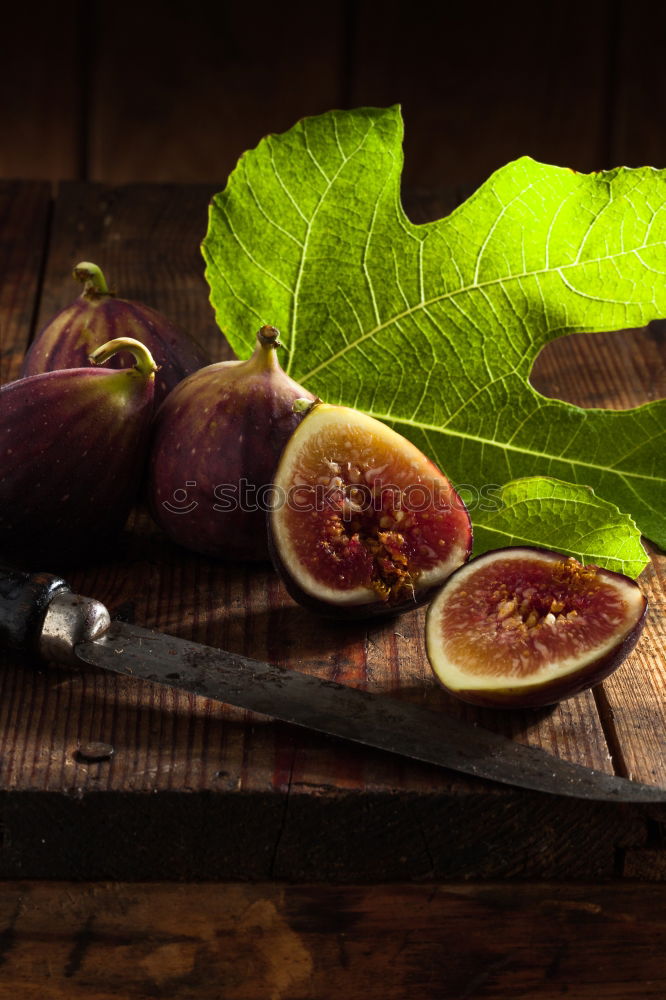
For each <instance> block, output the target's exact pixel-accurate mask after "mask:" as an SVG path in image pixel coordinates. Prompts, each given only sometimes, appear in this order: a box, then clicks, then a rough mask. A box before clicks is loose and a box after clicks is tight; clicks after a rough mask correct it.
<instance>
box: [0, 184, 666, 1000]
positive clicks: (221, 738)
mask: <svg viewBox="0 0 666 1000" xmlns="http://www.w3.org/2000/svg"><path fill="white" fill-rule="evenodd" d="M220 186H221V185H220ZM213 190H215V189H214V188H211V187H210V186H173V185H172V186H168V185H159V186H158V185H135V186H128V187H122V188H115V189H111V188H108V187H104V186H101V185H93V184H82V183H68V184H64V185H62V186H61V187H60V188H59V189H58V191H57V193H56V194H55V195H54V194H52V192H51V190H50V187H49V186H48V185H46V184H41V183H18V182H17V183H11V182H3V184H2V185H0V219H1V220H2V223H1V225H0V260H1V264H0V279H1V280H0V330H1V332H2V380H3V381H8V380H10V379H12V378H15V377H16V376H17V374H18V367H19V364H20V359H21V357H22V354H23V352H24V351H25V348H26V345H27V343H28V342H29V339H30V337H31V336H32V335H34V332H35V331H36V330H37V329H39V328H40V327H41V325H42V324H43V323H44V322H45V321H47V320H48V318H49V317H50V316H51V315H52V314H53V313H54V312H55V311H56V310H57V309H59V308H61V307H62V306H64V305H65V304H67V303H68V302H69V301H71V300H72V299H73V297H74V296H75V295H76V294H77V293H78V290H77V288H76V286H75V284H74V282H73V281H72V280H71V278H70V272H71V268H72V266H73V265H74V264H75V263H77V262H78V261H79V260H80V259H88V260H93V261H95V262H96V263H98V264H99V265H100V266H101V267H102V268H103V269H104V271H105V273H106V274H107V278H108V279H109V281H110V284H111V285H112V287H115V288H116V289H117V290H118V292H119V294H121V295H123V296H124V297H128V298H138V299H142V300H144V301H146V302H147V303H148V304H150V305H152V306H154V307H156V308H158V309H160V310H162V311H163V312H164V313H166V314H167V315H168V316H169V317H171V318H172V319H174V320H176V321H177V322H179V323H180V324H182V325H183V326H184V327H185V328H187V329H189V330H190V331H191V332H192V333H193V334H194V335H195V336H196V337H197V338H198V339H199V340H200V341H201V342H202V343H204V344H205V345H206V346H207V347H208V348H209V350H210V352H211V355H212V356H213V358H214V359H215V360H219V359H222V358H226V357H228V356H229V350H228V347H227V346H226V345H225V342H224V340H223V338H222V336H221V334H220V333H219V331H218V330H217V328H216V326H215V323H214V320H213V315H212V310H211V308H210V306H209V304H208V296H207V288H206V286H205V282H204V279H203V264H202V260H201V257H200V253H199V249H198V247H199V243H200V241H201V239H202V237H203V235H204V232H205V228H206V209H207V203H208V200H209V198H210V195H211V194H212V193H213ZM459 196H460V195H459V194H458V195H456V194H455V193H452V192H449V193H443V194H441V195H439V196H437V197H434V196H427V197H426V196H412V197H411V198H410V199H409V200H408V207H409V209H410V213H411V215H412V217H413V218H414V220H415V221H425V220H426V219H429V218H435V217H437V216H439V215H442V214H444V212H446V211H448V209H449V208H450V207H451V206H452V204H453V203H454V202H455V200H456V197H459ZM533 381H534V383H535V385H537V387H538V388H539V389H540V391H542V392H545V393H546V394H550V395H557V396H559V397H560V398H563V399H568V400H570V401H572V402H577V403H579V404H581V405H594V406H599V405H607V406H619V407H622V406H630V405H636V404H638V403H640V402H644V401H646V400H647V399H650V398H657V397H658V396H660V395H665V394H666V341H665V338H664V335H663V329H661V328H660V326H659V324H653V325H652V327H650V328H649V329H648V330H646V331H631V332H629V333H624V334H609V335H607V336H606V335H596V336H594V337H590V336H587V337H572V338H569V339H568V340H566V342H560V343H556V344H554V345H551V347H549V349H548V350H547V351H546V352H545V354H544V355H542V357H541V358H540V359H539V361H538V363H537V366H536V369H535V372H534V375H533ZM44 568H45V569H48V570H52V571H59V569H60V567H58V566H48V567H44ZM68 578H69V580H70V582H71V584H72V585H73V587H74V588H75V589H76V590H77V591H79V592H80V593H84V594H88V595H91V596H94V597H97V598H98V599H100V600H102V601H104V602H105V603H106V604H107V606H108V607H109V608H110V609H111V611H112V613H114V614H115V615H118V616H121V617H124V618H125V619H127V620H135V621H136V622H137V623H140V624H144V625H148V626H154V627H156V628H158V629H161V630H162V631H166V632H172V633H174V634H178V635H182V636H184V637H187V638H192V639H195V640H197V641H200V642H206V643H208V644H210V645H213V646H220V647H223V648H226V649H230V650H233V651H236V652H239V653H243V654H246V655H250V656H254V657H257V658H259V659H268V660H271V661H274V662H278V663H281V664H284V665H285V666H291V667H294V668H297V669H299V670H305V671H309V672H312V673H316V674H317V675H319V676H322V677H329V678H334V679H336V680H338V681H341V682H343V683H345V684H350V685H356V686H361V687H367V688H369V689H372V690H376V691H384V692H386V693H387V694H388V695H391V696H392V697H395V698H404V699H407V700H412V701H415V702H418V703H421V704H427V705H429V706H430V707H432V708H435V709H437V710H440V711H441V712H442V724H443V725H445V724H446V717H447V715H454V716H458V717H464V718H466V719H468V720H469V721H471V722H473V723H475V724H478V725H480V726H485V727H488V728H491V729H494V730H496V731H499V732H502V733H505V734H506V735H508V736H510V737H511V738H513V739H515V740H518V741H520V742H524V743H529V744H532V745H535V746H539V747H543V748H544V749H546V750H548V751H549V752H551V753H553V754H555V755H557V756H561V757H564V758H566V759H568V760H571V761H575V762H577V763H580V764H583V765H586V766H589V767H594V768H597V769H600V770H603V771H606V772H608V773H616V774H621V775H624V776H628V777H632V778H634V779H636V780H640V781H644V782H647V783H649V784H661V785H666V741H665V740H664V732H665V724H666V705H665V702H664V684H665V683H666V662H665V660H666V656H665V653H664V650H665V649H666V642H665V635H666V614H665V610H666V593H665V592H666V558H665V557H664V556H663V555H661V554H657V553H656V552H654V553H653V557H652V562H651V565H650V566H649V568H648V569H647V570H646V571H645V573H644V575H643V576H642V578H641V584H642V586H643V588H644V590H645V592H646V593H647V595H648V598H649V600H650V615H649V620H648V624H647V626H646V629H645V633H644V637H643V639H642V641H641V643H640V644H639V646H638V648H637V649H636V651H635V652H634V653H633V654H632V655H631V656H630V658H629V659H628V660H627V661H626V663H625V665H624V666H623V667H622V668H621V669H620V670H619V671H618V672H617V673H616V674H614V675H613V677H612V678H610V679H609V680H608V681H606V682H604V684H603V686H602V687H599V688H597V689H596V690H595V691H594V692H586V693H584V694H583V695H581V696H579V697H577V698H575V699H572V700H570V701H567V702H564V703H563V704H561V705H560V706H558V707H557V708H555V709H552V710H551V709H549V710H544V711H540V712H535V711H530V712H528V711H523V712H518V711H515V712H506V713H501V714H497V713H493V712H490V711H481V710H473V709H472V708H470V707H466V706H463V705H461V704H459V703H457V702H455V701H454V700H453V699H451V698H449V697H448V696H447V695H446V694H445V693H444V692H443V691H441V690H440V689H439V688H438V687H437V686H436V684H435V682H434V680H433V678H432V676H431V673H430V669H429V667H428V664H427V660H426V657H425V653H424V645H423V611H422V610H420V611H415V612H412V613H410V614H407V615H404V616H402V617H401V618H399V619H396V620H394V621H390V622H388V623H383V624H379V625H377V624H375V623H371V624H370V625H368V624H366V623H359V624H354V625H351V626H350V625H345V626H340V625H339V624H331V623H327V622H322V621H320V620H319V619H317V618H315V617H314V616H312V615H311V614H309V613H308V612H307V611H305V610H304V609H302V608H300V607H298V606H296V605H294V604H293V602H292V601H291V600H290V599H289V597H288V596H287V595H286V593H285V591H284V590H283V588H282V586H281V584H280V583H279V582H278V580H277V578H276V576H275V575H274V573H273V572H272V570H271V569H270V568H268V567H259V568H255V569H251V570H250V569H247V568H245V567H243V566H234V565H231V564H230V565H225V564H223V563H221V562H213V561H211V560H208V559H205V558H204V557H202V556H197V555H193V554H189V553H187V552H184V551H182V550H180V549H177V548H176V547H175V546H174V545H172V544H171V543H169V542H168V541H167V540H166V539H165V538H164V537H163V536H162V535H161V534H160V532H159V531H158V530H157V529H156V528H155V527H154V526H153V525H152V523H151V522H150V520H149V518H148V517H147V515H146V514H145V512H142V511H141V510H137V511H136V512H135V514H134V515H133V517H132V519H131V522H130V524H129V525H128V528H127V530H126V532H125V535H124V537H123V539H122V541H121V544H120V545H119V547H118V551H117V555H116V558H114V559H113V560H109V561H106V562H99V563H95V564H94V565H92V566H89V567H86V568H85V569H80V570H78V569H77V570H76V571H75V572H70V573H69V574H68ZM91 740H102V741H104V742H108V743H110V744H112V745H113V747H114V749H115V753H114V755H113V757H112V758H111V759H110V760H107V761H104V762H99V763H86V762H85V761H82V760H80V758H79V757H78V756H77V748H78V746H79V745H80V744H81V743H85V742H88V741H91ZM0 831H1V834H2V839H1V841H0V878H2V879H4V880H5V882H4V883H3V884H2V885H0V927H4V928H5V930H4V931H0V967H1V968H0V998H1V997H4V996H10V995H11V996H16V995H17V994H18V995H20V996H21V997H22V998H23V997H25V998H30V997H33V996H34V997H38V996H39V997H40V998H41V997H43V996H44V995H45V985H44V983H45V981H48V990H47V991H46V992H47V994H48V996H49V997H53V998H60V997H63V998H64V997H67V998H68V1000H69V998H70V997H85V998H89V997H90V998H92V997H96V998H97V997H100V998H102V997H103V998H107V997H109V998H110V997H121V996H122V997H126V996H132V997H135V996H136V997H157V996H170V997H180V996H183V997H197V998H198V997H211V998H212V997H218V996H224V997H230V998H237V997H238V998H252V997H255V996H257V997H264V996H265V997H279V998H282V997H285V998H286V997H289V998H297V997H298V998H300V997H303V998H309V997H317V998H320V997H321V998H327V997H329V996H331V997H332V996H333V995H334V994H336V993H340V991H342V993H343V994H344V995H346V996H347V997H356V996H359V997H360V996H364V997H368V996H375V995H376V996H381V997H383V998H389V997H396V998H400V1000H402V998H411V997H418V998H422V997H431V996H432V997H444V998H447V997H477V996H478V997H486V998H487V997H504V996H512V997H518V996H520V997H527V996H533V995H537V993H536V992H535V993H532V992H530V990H535V991H538V996H539V997H540V998H541V997H543V998H548V997H555V996H558V997H559V996H561V995H562V992H563V990H564V988H565V986H566V987H569V989H570V991H571V995H572V996H575V997H576V998H577V1000H578V998H587V997H593V996H595V997H596V996H599V995H600V992H599V984H600V983H604V984H605V988H606V990H607V992H605V993H603V995H604V996H613V997H615V996H617V997H622V998H628V997H641V998H643V997H653V996H654V997H663V996H664V992H665V991H666V961H665V960H664V959H663V958H662V957H661V955H662V954H663V944H664V936H665V933H666V905H665V902H664V892H663V888H662V886H661V885H659V884H658V883H659V882H660V881H661V880H663V879H665V878H666V850H665V849H664V844H665V841H666V808H657V807H647V806H627V805H622V804H619V805H608V804H590V803H583V802H577V801H574V800H568V799H565V798H558V797H556V796H551V795H545V794H538V793H528V792H525V791H520V790H515V789H511V788H503V787H500V786H493V785H491V784H489V783H487V782H483V781H481V780H472V779H468V778H462V777H460V776H458V775H456V774H453V773H450V772H446V771H443V770H438V769H436V768H434V767H428V766H425V765H418V764H416V763H413V762H408V761H404V760H401V759H399V758H394V757H393V756H392V755H390V754H384V753H381V752H379V751H370V750H362V749H360V748H359V747H352V746H347V745H345V744H343V743H342V742H338V741H336V740H334V739H332V738H325V737H320V736H316V735H314V734H308V733H305V732H302V731H300V730H295V729H292V728H290V727H288V726H285V725H282V724H276V723H273V722H272V721H270V720H268V719H266V718H259V717H250V716H249V715H248V713H245V712H241V711H239V710H236V709H232V708H229V707H227V706H221V705H216V704H213V703H211V702H210V701H207V700H206V699H203V698H199V697H195V696H191V695H187V694H184V693H180V692H176V691H173V690H162V689H159V688H156V687H153V686H151V685H150V684H148V683H144V682H137V681H133V680H129V679H122V678H118V677H113V676H106V675H105V674H102V673H95V672H93V671H90V672H82V673H79V672H76V671H73V670H69V669H63V668H53V669H47V668H44V667H40V666H39V665H35V668H34V669H33V670H30V669H27V668H26V666H25V665H23V664H20V663H19V662H18V661H17V660H16V659H12V658H11V657H9V656H7V655H6V654H5V655H4V660H3V670H2V673H1V674H0ZM19 880H20V881H19ZM45 880H48V881H45ZM52 880H56V881H52ZM57 880H60V881H57ZM182 882H186V883H189V884H188V885H179V884H178V883H182ZM219 882H222V883H224V884H216V883H219ZM76 883H81V884H76ZM199 883H203V884H199ZM659 939H661V944H662V948H661V950H659ZM35 942H39V947H38V948H37V947H36V944H35ZM655 949H656V951H655ZM119 955H120V958H119ZM123 956H124V957H123ZM387 964H390V965H391V968H392V972H391V976H392V979H391V981H390V983H389V982H387V981H386V979H385V978H384V977H383V969H384V967H385V966H386V965H387ZM3 977H4V978H3ZM5 984H6V985H5ZM3 991H4V992H3ZM179 991H180V992H179Z"/></svg>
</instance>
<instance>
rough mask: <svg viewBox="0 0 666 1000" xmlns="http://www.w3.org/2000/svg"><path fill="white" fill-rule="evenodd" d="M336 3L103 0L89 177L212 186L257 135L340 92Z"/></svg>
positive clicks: (328, 104)
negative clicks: (137, 1)
mask: <svg viewBox="0 0 666 1000" xmlns="http://www.w3.org/2000/svg"><path fill="white" fill-rule="evenodd" d="M343 6H344V5H343V4H342V3H340V2H335V3H331V4H327V5H325V6H323V5H317V4H311V3H307V2H306V0H297V2H294V3H290V4H288V5H282V6H274V5H268V4H263V5H261V6H260V7H259V8H257V7H256V6H253V5H248V4H241V3H233V4H231V3H226V4H217V5H207V6H201V5H197V4H194V5H192V4H190V5H188V6H187V7H183V6H182V5H178V4H173V3H171V4H164V3H161V2H158V0H150V2H148V3H142V4H140V5H136V4H133V3H128V2H123V0H121V2H120V3H118V2H114V3H111V2H107V0H101V2H100V3H98V4H97V7H98V24H99V31H98V32H97V33H96V35H95V45H96V53H95V58H94V63H93V74H94V75H93V86H92V102H91V115H90V167H91V173H90V177H91V178H92V179H93V180H104V181H108V182H112V183H120V182H125V181H209V180H210V181H212V180H217V181H219V182H220V186H221V183H222V182H223V180H224V178H225V177H226V176H227V174H228V173H229V172H230V171H231V169H232V168H233V166H234V165H235V162H236V160H237V158H238V157H239V156H240V154H241V153H242V152H244V151H245V150H246V149H248V148H249V147H252V146H255V145H256V143H257V142H258V141H259V139H261V137H262V136H263V135H265V134H266V133H268V132H282V131H284V130H285V129H287V128H289V127H290V126H291V125H293V124H294V122H295V121H296V120H297V119H298V118H301V117H302V116H303V115H306V114H315V113H319V112H322V111H326V110H328V109H329V108H332V107H335V106H337V105H338V104H339V94H340V81H339V68H340V64H341V59H342V53H341V45H342V30H343V19H342V9H343ZM128 24H131V30H128ZM119 67H122V71H121V72H119Z"/></svg>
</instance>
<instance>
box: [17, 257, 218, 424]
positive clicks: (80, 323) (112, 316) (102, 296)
mask: <svg viewBox="0 0 666 1000" xmlns="http://www.w3.org/2000/svg"><path fill="white" fill-rule="evenodd" d="M74 276H75V277H77V278H79V280H81V281H85V288H84V290H83V292H82V294H81V295H80V296H79V297H78V299H76V300H75V301H74V302H73V303H72V304H71V305H69V306H67V307H66V308H65V309H62V310H61V311H60V312H59V313H57V315H55V316H54V317H53V318H52V319H51V320H49V322H48V323H47V324H46V326H44V327H43V329H42V330H41V331H40V332H39V333H38V335H37V337H36V338H35V340H34V341H33V343H32V346H31V347H30V349H29V351H28V353H27V354H26V356H25V358H24V360H23V365H22V367H21V376H22V377H26V376H28V375H39V374H42V373H43V372H49V371H57V370H59V369H63V368H84V367H86V365H87V364H88V357H89V355H90V354H91V353H92V352H93V351H94V350H95V349H96V348H97V347H100V346H101V345H102V344H105V343H107V342H108V341H110V340H113V339H115V338H117V337H132V338H134V339H135V340H138V341H140V342H141V343H142V344H145V346H146V347H147V348H148V350H149V351H150V353H151V354H152V356H153V358H154V359H155V363H156V364H157V366H158V369H159V370H158V372H157V375H156V377H155V406H156V407H157V406H159V404H160V403H161V402H162V400H163V399H164V398H165V397H166V396H167V395H168V393H169V392H171V390H172V389H173V388H174V387H175V386H176V385H177V384H178V383H179V382H181V381H182V380H183V379H184V378H185V377H186V376H187V375H190V374H191V373H192V372H195V371H197V370H198V369H199V368H201V367H203V366H204V365H208V364H210V358H209V357H208V355H207V354H206V352H205V351H204V350H203V348H202V347H200V346H199V344H197V343H196V341H195V340H193V339H192V337H190V335H189V334H187V333H185V331H184V330H181V329H179V328H178V327H176V326H175V325H174V324H173V323H171V322H170V321H169V320H168V319H166V317H165V316H163V315H162V314H161V313H159V312H157V311H156V310H155V309H151V308H150V306H146V305H143V303H141V302H130V301H128V300H127V299H121V298H117V297H116V296H115V293H113V292H109V291H108V289H107V287H106V282H105V281H104V277H103V275H102V273H101V271H100V270H99V268H98V267H96V265H94V264H89V263H82V264H78V265H77V267H76V268H75V269H74ZM133 364H134V359H133V358H132V356H131V355H130V354H128V353H127V352H123V353H121V354H118V355H116V356H115V357H114V358H113V359H112V360H111V361H110V363H109V367H110V368H118V369H124V368H131V367H132V365H133Z"/></svg>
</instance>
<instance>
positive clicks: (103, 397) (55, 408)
mask: <svg viewBox="0 0 666 1000" xmlns="http://www.w3.org/2000/svg"><path fill="white" fill-rule="evenodd" d="M120 350H122V351H125V352H127V351H130V352H131V353H132V355H133V356H134V358H135V367H134V368H128V369H125V370H123V371H117V370H115V369H112V368H92V367H88V368H73V369H63V370H60V371H54V372H46V373H44V374H42V375H31V376H29V377H27V378H22V379H18V380H17V381H16V382H10V383H8V384H7V385H4V386H2V388H0V555H1V556H4V557H5V558H6V559H8V560H9V561H16V562H19V561H20V563H21V565H22V566H24V567H26V568H28V567H32V568H35V569H38V570H46V569H50V568H51V562H52V561H54V562H55V563H56V564H57V565H65V564H71V563H74V562H77V561H80V560H82V559H84V558H86V557H88V556H89V555H90V554H92V553H96V552H98V551H99V550H100V549H101V548H103V546H104V545H105V544H106V543H107V542H108V541H109V540H110V539H111V538H112V537H113V536H114V535H115V534H116V533H117V531H118V530H119V529H120V528H121V527H122V525H123V523H124V522H125V520H126V518H127V515H128V513H129V510H130V507H131V505H132V503H133V501H134V499H135V497H136V495H137V491H138V488H139V485H140V482H141V476H142V471H143V465H144V462H145V457H146V452H147V447H148V439H149V428H150V421H151V417H152V413H153V393H154V382H155V374H154V372H155V362H154V361H153V359H152V357H151V355H150V353H149V351H147V350H146V348H145V347H144V346H143V345H142V344H139V343H138V342H137V341H135V340H132V339H130V338H120V339H118V340H114V341H111V342H110V343H109V344H106V345H103V346H102V347H101V348H99V349H98V350H97V351H96V352H94V354H93V356H92V358H91V360H94V361H95V362H96V363H99V364H103V363H104V362H105V361H106V360H109V359H110V358H111V357H112V356H113V355H114V354H115V352H116V351H120Z"/></svg>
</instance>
